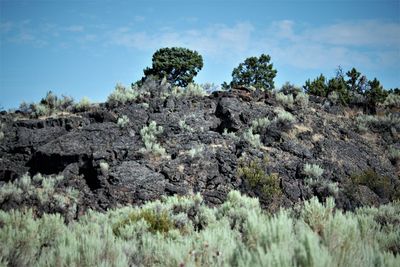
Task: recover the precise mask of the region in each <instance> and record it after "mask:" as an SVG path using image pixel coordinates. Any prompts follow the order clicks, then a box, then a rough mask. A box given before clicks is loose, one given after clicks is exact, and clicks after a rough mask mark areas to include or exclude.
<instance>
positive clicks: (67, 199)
mask: <svg viewBox="0 0 400 267" xmlns="http://www.w3.org/2000/svg"><path fill="white" fill-rule="evenodd" d="M63 179H64V177H63V176H42V175H41V174H36V175H35V176H33V177H30V176H29V175H28V174H25V175H23V176H22V177H20V178H19V179H17V180H15V181H13V182H8V183H6V184H5V185H3V186H2V187H0V205H5V204H7V205H10V206H15V205H17V206H18V207H19V208H21V209H22V208H23V207H26V205H36V206H37V207H38V210H37V211H38V212H43V210H44V208H46V209H48V208H50V209H52V210H59V209H61V210H62V211H63V212H64V214H65V216H66V219H67V220H71V219H72V218H74V217H75V212H76V205H77V201H78V195H79V192H78V191H76V190H75V189H73V188H71V187H67V188H66V189H65V190H63V189H58V184H59V183H60V182H61V181H62V180H63ZM32 201H33V204H32Z"/></svg>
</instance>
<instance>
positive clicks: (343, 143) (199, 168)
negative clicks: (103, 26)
mask: <svg viewBox="0 0 400 267" xmlns="http://www.w3.org/2000/svg"><path fill="white" fill-rule="evenodd" d="M245 93H246V94H245V95H244V94H243V93H241V94H238V93H235V92H233V93H229V92H222V93H221V92H216V93H214V94H212V95H210V96H208V97H184V98H176V97H173V96H169V97H167V98H151V99H147V100H146V101H147V102H148V103H147V104H143V103H131V104H126V105H123V106H119V107H116V108H114V109H108V108H107V107H106V106H105V105H101V106H99V107H97V108H96V109H95V110H92V111H90V112H86V113H81V114H75V115H65V116H61V117H56V118H48V119H45V120H20V119H18V118H17V117H16V115H15V114H3V115H2V118H1V120H2V121H3V122H4V123H5V124H6V127H5V137H4V139H3V140H2V141H0V156H1V159H0V182H1V183H5V182H8V181H12V180H15V179H18V177H19V176H21V175H22V174H23V173H25V172H29V173H31V174H32V175H33V174H36V173H42V174H54V173H60V174H63V175H64V176H65V177H66V182H65V183H66V184H65V185H66V186H67V185H68V186H73V187H76V188H78V189H80V190H81V192H83V194H82V196H81V199H80V206H81V209H82V210H84V209H85V208H88V207H90V208H94V209H107V208H110V207H114V206H115V205H117V204H127V203H131V204H141V203H144V202H145V201H149V200H154V199H158V198H160V197H161V196H163V195H173V194H180V195H186V194H191V193H194V192H200V193H201V194H202V195H203V197H204V199H205V200H206V202H207V203H208V204H210V205H218V204H220V203H222V202H223V201H224V200H225V197H226V195H227V193H228V192H229V191H230V190H232V189H239V190H241V191H243V192H244V193H247V194H249V195H252V196H258V197H260V199H261V202H262V204H263V205H264V206H265V207H268V206H269V205H271V198H270V197H262V196H260V195H259V194H260V193H259V192H261V191H262V190H259V189H257V188H251V187H249V186H246V181H244V177H242V176H241V175H239V174H238V166H239V161H240V159H241V158H243V157H244V156H246V157H249V158H253V159H255V158H259V159H262V158H268V161H266V163H265V165H264V166H263V168H264V171H265V174H266V175H267V174H272V173H274V174H277V175H278V177H279V187H280V190H281V191H282V194H281V195H279V201H278V202H276V203H278V204H279V205H293V204H294V203H297V202H298V201H300V200H302V199H307V198H310V197H311V196H312V195H318V196H319V197H321V198H324V197H326V196H328V195H331V193H329V192H328V191H326V190H324V189H321V188H314V189H312V188H310V187H309V186H307V185H306V183H305V181H304V179H305V177H304V174H303V167H304V165H305V164H306V163H309V164H317V165H319V166H320V167H322V168H323V169H324V172H323V177H324V178H323V179H324V180H325V181H328V182H331V183H338V187H339V193H337V194H336V195H335V197H336V201H337V203H338V204H339V206H341V207H343V208H346V209H352V208H354V206H355V205H362V204H371V203H372V204H380V203H385V202H387V201H389V200H391V197H387V196H382V195H379V194H378V193H376V190H375V191H374V190H371V188H369V187H368V185H365V184H355V183H350V184H351V186H355V187H357V188H358V189H357V190H356V191H357V192H358V193H357V194H358V195H357V194H354V195H351V196H349V193H348V192H349V190H348V188H346V186H347V187H348V186H349V181H351V179H350V177H351V176H352V175H355V174H359V173H362V172H363V171H366V170H372V171H374V172H375V173H376V174H377V175H380V176H382V177H386V178H387V180H388V181H390V186H391V187H393V188H397V189H399V188H400V187H399V177H398V173H399V170H398V164H397V165H396V164H393V163H392V162H390V160H389V159H388V157H387V149H388V145H389V144H388V143H387V141H385V140H390V142H391V144H390V145H393V144H394V145H399V140H398V133H397V132H396V131H399V129H394V130H393V128H392V129H391V130H390V131H385V132H384V133H372V134H370V135H362V134H359V133H358V132H357V131H356V127H355V124H354V119H353V118H351V117H347V116H345V114H346V112H345V111H344V110H343V108H340V107H337V108H336V109H332V110H334V112H333V111H332V112H330V110H329V109H328V110H327V109H326V107H324V105H323V102H321V99H317V100H318V101H317V100H315V101H311V102H310V104H309V106H308V107H307V108H301V107H299V106H296V105H295V106H293V107H286V110H287V111H289V112H291V113H292V114H293V115H294V117H295V121H293V122H292V123H288V124H281V123H278V122H277V121H276V120H275V121H274V118H275V117H276V110H275V109H276V107H277V106H279V104H278V103H276V101H275V99H274V98H273V97H272V96H271V95H270V94H260V92H257V94H256V95H254V96H253V95H252V93H251V91H249V92H247V91H246V92H245ZM311 100H312V99H311ZM337 109H340V110H339V111H338V110H337ZM122 115H126V116H127V117H128V118H129V121H130V122H129V124H128V125H127V126H126V127H125V128H120V127H119V126H118V125H117V123H116V121H117V119H118V117H120V116H122ZM258 118H269V119H270V121H272V123H271V124H270V125H269V126H268V127H267V128H265V129H264V130H263V131H262V132H260V140H261V142H262V147H261V148H255V147H252V146H251V145H250V144H249V143H248V142H247V141H246V140H244V139H243V132H245V131H246V130H247V129H249V127H251V125H252V122H253V120H255V119H258ZM150 121H155V122H156V123H157V125H159V126H162V127H163V133H162V134H161V135H159V136H158V137H157V138H158V142H159V143H160V145H161V146H162V147H164V148H165V149H166V152H167V154H168V156H169V157H168V158H166V157H164V158H163V157H157V156H155V155H152V154H151V153H150V154H148V153H144V152H143V151H142V150H141V149H142V148H143V147H144V143H143V140H142V138H141V136H140V130H141V129H142V128H143V127H144V126H147V125H148V124H149V122H150ZM183 125H184V126H183ZM224 130H227V132H230V133H233V134H235V136H236V137H235V138H233V136H232V135H231V136H229V135H224V134H223V133H224ZM393 131H394V132H393ZM380 134H382V135H385V136H386V135H388V136H389V137H390V138H389V137H386V139H384V140H383V139H381V137H380V136H381V135H380ZM102 164H103V165H102ZM397 189H396V190H397ZM350 191H351V190H350ZM346 192H347V193H346ZM360 192H363V193H362V194H361V193H360ZM354 198H356V199H358V202H354V201H352V200H351V199H354ZM354 203H356V204H354Z"/></svg>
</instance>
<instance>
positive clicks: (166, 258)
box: [0, 191, 400, 267]
mask: <svg viewBox="0 0 400 267" xmlns="http://www.w3.org/2000/svg"><path fill="white" fill-rule="evenodd" d="M299 214H300V215H299V216H298V215H297V213H296V212H293V211H292V210H287V209H286V210H285V209H282V210H281V211H279V212H277V213H275V214H270V213H265V212H263V211H262V210H261V208H260V205H259V202H258V200H257V199H254V198H249V197H247V196H244V195H241V194H240V193H239V192H237V191H232V192H230V193H229V194H228V196H227V198H226V201H225V202H224V203H223V204H221V205H220V206H219V207H215V208H209V207H207V206H206V205H205V204H204V202H203V200H202V198H201V196H200V195H194V196H188V197H180V196H173V197H168V198H164V199H162V200H161V201H154V202H149V203H147V204H145V205H144V206H143V207H136V208H133V207H124V208H118V209H111V210H108V211H107V212H106V213H99V212H94V211H91V212H88V213H87V214H85V215H83V216H81V217H80V218H79V220H78V221H76V222H73V223H69V224H66V223H64V221H63V219H62V218H61V217H60V216H59V215H58V214H54V215H44V216H42V217H40V218H38V217H35V214H34V213H33V212H32V211H30V210H27V211H15V210H12V211H9V212H6V211H0V244H2V245H0V247H1V249H0V264H1V265H2V266H21V267H25V266H324V267H325V266H327V267H330V266H332V267H333V266H365V267H369V266H371V267H372V266H393V267H394V266H398V262H399V260H400V258H399V257H400V256H399V255H400V254H399V250H398V249H399V244H400V240H399V236H400V227H399V222H400V218H399V214H400V203H399V202H394V203H391V204H388V205H384V206H381V207H379V208H362V209H358V210H356V211H355V212H353V213H352V212H346V213H344V212H342V211H340V210H338V209H334V201H333V200H332V199H331V198H328V199H327V200H326V203H320V202H319V201H318V200H317V199H316V198H313V199H311V200H309V201H306V202H304V204H303V205H302V206H301V207H300V213H299ZM3 244H4V245H3Z"/></svg>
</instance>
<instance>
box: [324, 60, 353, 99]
mask: <svg viewBox="0 0 400 267" xmlns="http://www.w3.org/2000/svg"><path fill="white" fill-rule="evenodd" d="M333 92H335V93H336V94H337V96H338V97H339V101H340V103H341V104H342V105H347V104H348V103H349V99H350V97H349V88H348V85H347V83H346V81H345V80H344V75H343V70H342V68H341V67H340V66H339V67H338V69H337V71H336V77H335V78H332V79H330V80H329V81H328V89H327V93H328V95H329V94H330V93H333Z"/></svg>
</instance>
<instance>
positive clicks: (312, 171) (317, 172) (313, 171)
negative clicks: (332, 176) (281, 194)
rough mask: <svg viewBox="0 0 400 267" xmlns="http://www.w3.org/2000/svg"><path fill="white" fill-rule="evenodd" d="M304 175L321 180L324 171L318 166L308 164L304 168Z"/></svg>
mask: <svg viewBox="0 0 400 267" xmlns="http://www.w3.org/2000/svg"><path fill="white" fill-rule="evenodd" d="M303 171H304V174H305V175H306V176H307V177H309V178H320V177H321V175H322V173H323V172H324V169H323V168H321V167H320V166H319V165H317V164H309V163H306V164H305V165H304V168H303Z"/></svg>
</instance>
